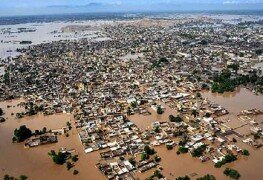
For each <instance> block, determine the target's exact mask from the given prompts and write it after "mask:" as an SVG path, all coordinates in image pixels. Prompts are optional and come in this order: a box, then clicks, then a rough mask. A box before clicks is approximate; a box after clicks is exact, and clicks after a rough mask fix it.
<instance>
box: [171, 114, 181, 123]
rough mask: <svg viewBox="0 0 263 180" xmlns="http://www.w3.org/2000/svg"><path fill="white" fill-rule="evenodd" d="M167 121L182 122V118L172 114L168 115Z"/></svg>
mask: <svg viewBox="0 0 263 180" xmlns="http://www.w3.org/2000/svg"><path fill="white" fill-rule="evenodd" d="M169 121H170V122H177V123H179V122H182V121H183V119H182V118H181V117H179V116H176V117H175V116H173V115H170V116H169Z"/></svg>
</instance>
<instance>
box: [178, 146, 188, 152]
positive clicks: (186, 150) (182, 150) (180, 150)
mask: <svg viewBox="0 0 263 180" xmlns="http://www.w3.org/2000/svg"><path fill="white" fill-rule="evenodd" d="M178 151H179V152H180V153H187V152H188V148H186V147H183V146H180V147H179V148H178Z"/></svg>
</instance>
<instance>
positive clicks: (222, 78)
mask: <svg viewBox="0 0 263 180" xmlns="http://www.w3.org/2000/svg"><path fill="white" fill-rule="evenodd" d="M230 77H231V72H230V70H228V69H225V70H223V71H222V73H221V74H220V75H216V76H215V77H214V78H213V81H214V82H213V83H212V92H218V93H224V92H225V91H227V92H229V91H234V89H235V83H234V80H233V79H230Z"/></svg>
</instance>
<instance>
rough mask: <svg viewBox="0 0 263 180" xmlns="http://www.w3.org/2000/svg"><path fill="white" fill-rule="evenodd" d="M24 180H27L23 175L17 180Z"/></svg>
mask: <svg viewBox="0 0 263 180" xmlns="http://www.w3.org/2000/svg"><path fill="white" fill-rule="evenodd" d="M26 179H28V178H27V177H26V176H25V175H21V176H19V180H26Z"/></svg>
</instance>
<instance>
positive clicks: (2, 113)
mask: <svg viewBox="0 0 263 180" xmlns="http://www.w3.org/2000/svg"><path fill="white" fill-rule="evenodd" d="M3 115H4V111H3V109H2V108H0V116H3Z"/></svg>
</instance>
